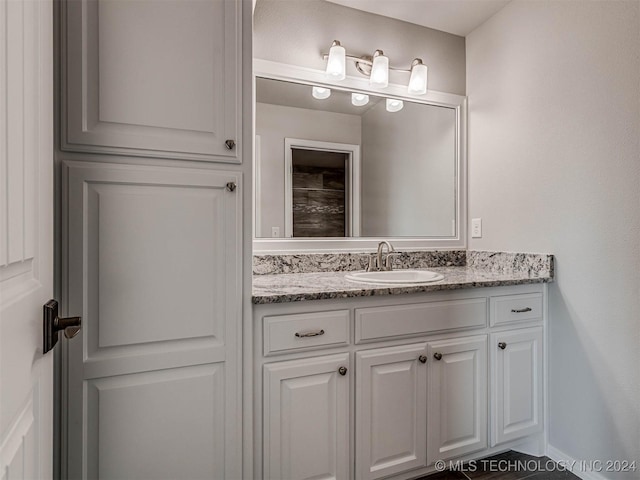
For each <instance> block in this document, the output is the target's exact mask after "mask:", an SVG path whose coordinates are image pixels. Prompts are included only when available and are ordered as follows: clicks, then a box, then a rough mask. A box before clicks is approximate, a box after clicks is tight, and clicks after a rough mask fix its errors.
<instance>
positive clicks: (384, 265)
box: [367, 240, 397, 272]
mask: <svg viewBox="0 0 640 480" xmlns="http://www.w3.org/2000/svg"><path fill="white" fill-rule="evenodd" d="M385 246H386V247H387V255H386V258H385V259H384V260H385V261H383V252H384V247H385ZM395 256H397V253H396V250H395V248H393V245H391V244H390V243H389V242H387V241H386V240H383V241H382V242H380V243H379V244H378V252H377V253H376V254H375V256H374V255H371V256H370V257H369V267H368V268H367V271H369V272H372V271H376V270H392V269H393V258H394V257H395Z"/></svg>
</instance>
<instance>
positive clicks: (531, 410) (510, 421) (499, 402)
mask: <svg viewBox="0 0 640 480" xmlns="http://www.w3.org/2000/svg"><path fill="white" fill-rule="evenodd" d="M491 349H492V356H493V358H494V359H495V361H494V362H493V376H494V381H493V388H494V394H493V402H492V405H493V435H492V442H491V445H492V446H494V445H497V444H499V443H503V442H507V441H509V440H514V439H516V438H520V437H524V436H527V435H530V434H532V433H536V432H539V431H541V430H542V327H537V328H527V329H523V330H510V331H508V332H502V333H494V334H492V335H491Z"/></svg>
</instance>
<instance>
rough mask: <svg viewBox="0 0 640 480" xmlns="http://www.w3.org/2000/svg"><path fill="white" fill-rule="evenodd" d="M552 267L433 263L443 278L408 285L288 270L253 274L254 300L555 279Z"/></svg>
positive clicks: (293, 299) (365, 294) (392, 292)
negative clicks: (498, 267)
mask: <svg viewBox="0 0 640 480" xmlns="http://www.w3.org/2000/svg"><path fill="white" fill-rule="evenodd" d="M549 257H550V258H551V260H550V262H551V264H550V265H551V267H550V268H546V269H522V270H518V269H502V270H500V269H497V268H495V267H491V268H487V267H489V266H488V265H483V266H484V267H485V268H478V267H475V266H471V267H469V266H461V267H431V268H428V269H424V270H431V271H433V272H438V273H442V274H443V275H444V279H443V280H440V281H438V282H434V283H426V284H419V285H418V284H408V285H377V284H365V283H355V282H351V281H349V280H346V279H345V276H346V275H347V274H348V273H349V272H348V271H347V272H345V271H342V272H313V273H285V274H271V275H254V277H253V303H254V304H267V303H285V302H297V301H301V300H326V299H332V298H350V297H370V296H377V295H399V294H408V293H419V292H434V291H439V290H457V289H462V288H476V287H498V286H507V285H520V284H527V283H544V282H550V281H552V280H553V267H552V265H553V264H552V257H551V256H549Z"/></svg>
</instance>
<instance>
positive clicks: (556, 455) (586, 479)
mask: <svg viewBox="0 0 640 480" xmlns="http://www.w3.org/2000/svg"><path fill="white" fill-rule="evenodd" d="M547 457H549V458H550V459H551V460H553V461H554V462H558V463H561V464H562V465H567V470H569V471H570V472H571V473H573V474H574V475H576V476H577V477H580V478H581V479H582V480H607V478H606V477H604V476H603V475H601V474H600V473H598V472H591V471H583V470H582V469H580V468H579V463H580V462H578V461H577V460H576V459H575V458H573V457H571V456H569V455H567V454H566V453H564V452H562V451H560V450H558V449H557V448H556V447H554V446H552V445H547ZM574 462H576V463H575V467H574V468H569V467H570V465H572V464H573V463H574Z"/></svg>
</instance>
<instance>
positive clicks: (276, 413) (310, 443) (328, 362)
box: [264, 353, 349, 480]
mask: <svg viewBox="0 0 640 480" xmlns="http://www.w3.org/2000/svg"><path fill="white" fill-rule="evenodd" d="M341 367H345V368H347V374H346V376H344V375H341V374H340V373H338V370H339V369H340V368H341ZM348 370H349V354H347V353H343V354H338V355H330V356H325V357H317V358H309V359H303V360H293V361H288V362H279V363H272V364H268V365H265V366H264V395H265V397H264V422H265V423H264V472H265V473H264V476H265V478H269V479H274V480H279V479H285V478H286V479H290V480H302V479H325V480H331V479H335V480H347V479H348V478H349V380H348V379H349V377H348V375H349V372H348Z"/></svg>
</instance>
